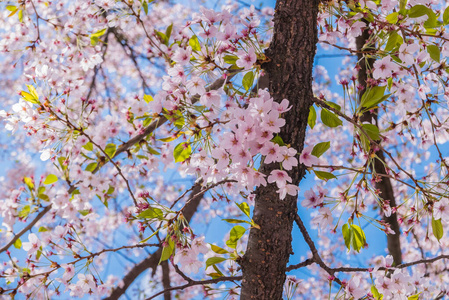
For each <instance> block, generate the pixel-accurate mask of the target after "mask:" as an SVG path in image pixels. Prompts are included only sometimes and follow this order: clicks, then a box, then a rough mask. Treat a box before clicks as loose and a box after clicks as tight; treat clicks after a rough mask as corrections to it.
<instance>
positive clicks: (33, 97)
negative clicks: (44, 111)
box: [20, 84, 40, 104]
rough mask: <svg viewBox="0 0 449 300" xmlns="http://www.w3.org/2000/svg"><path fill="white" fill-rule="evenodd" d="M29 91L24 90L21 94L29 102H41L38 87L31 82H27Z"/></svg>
mask: <svg viewBox="0 0 449 300" xmlns="http://www.w3.org/2000/svg"><path fill="white" fill-rule="evenodd" d="M27 88H28V92H25V91H22V92H20V95H21V96H22V97H23V99H25V100H26V101H28V102H31V103H33V104H40V102H39V95H38V94H37V91H36V88H35V87H34V86H32V85H31V84H27Z"/></svg>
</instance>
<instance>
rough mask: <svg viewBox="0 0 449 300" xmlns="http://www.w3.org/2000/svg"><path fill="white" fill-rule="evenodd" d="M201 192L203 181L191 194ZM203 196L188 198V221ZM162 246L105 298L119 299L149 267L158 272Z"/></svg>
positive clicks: (196, 184)
mask: <svg viewBox="0 0 449 300" xmlns="http://www.w3.org/2000/svg"><path fill="white" fill-rule="evenodd" d="M200 192H201V182H198V183H195V187H194V188H193V189H192V192H191V194H190V195H192V196H194V195H197V194H199V193H200ZM202 199H203V198H202V197H200V196H196V197H193V198H191V199H189V200H188V203H187V204H186V206H185V208H184V210H183V211H182V213H183V215H184V217H185V218H186V220H187V222H190V220H191V219H192V217H193V215H194V214H195V212H196V210H197V208H198V205H199V204H200V202H201V200H202ZM161 254H162V248H159V249H158V250H157V251H156V252H154V253H153V254H151V255H150V256H148V257H147V258H145V259H144V260H142V261H141V262H140V263H138V264H136V265H135V266H134V267H133V268H132V269H131V270H130V271H129V272H128V273H127V274H126V275H125V276H124V277H123V283H124V284H123V287H117V288H115V289H114V290H113V291H112V293H111V294H110V295H109V297H106V298H104V299H105V300H117V299H118V298H120V296H121V295H123V294H124V293H125V292H126V290H127V289H128V287H129V286H130V285H131V284H132V283H133V282H134V280H136V278H137V277H139V275H140V274H142V273H143V272H144V271H146V270H148V269H152V270H153V275H154V273H155V272H156V268H157V266H158V264H159V260H160V259H161ZM164 297H165V296H164Z"/></svg>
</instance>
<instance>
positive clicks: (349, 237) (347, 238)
mask: <svg viewBox="0 0 449 300" xmlns="http://www.w3.org/2000/svg"><path fill="white" fill-rule="evenodd" d="M341 231H342V233H343V239H344V240H345V245H346V248H348V250H349V249H351V240H352V230H349V226H348V224H344V225H343V227H342V228H341Z"/></svg>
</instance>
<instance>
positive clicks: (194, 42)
mask: <svg viewBox="0 0 449 300" xmlns="http://www.w3.org/2000/svg"><path fill="white" fill-rule="evenodd" d="M189 45H190V47H192V50H193V51H201V45H200V42H199V41H198V37H197V36H196V35H194V36H192V37H191V38H190V40H189Z"/></svg>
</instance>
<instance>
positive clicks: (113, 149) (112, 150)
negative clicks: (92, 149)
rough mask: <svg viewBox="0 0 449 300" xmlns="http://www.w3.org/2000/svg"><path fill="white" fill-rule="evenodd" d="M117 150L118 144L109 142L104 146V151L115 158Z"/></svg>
mask: <svg viewBox="0 0 449 300" xmlns="http://www.w3.org/2000/svg"><path fill="white" fill-rule="evenodd" d="M116 151H117V145H115V144H112V143H111V144H107V145H106V148H104V152H105V153H106V154H107V155H108V156H109V157H110V158H113V157H114V155H115V152H116Z"/></svg>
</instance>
